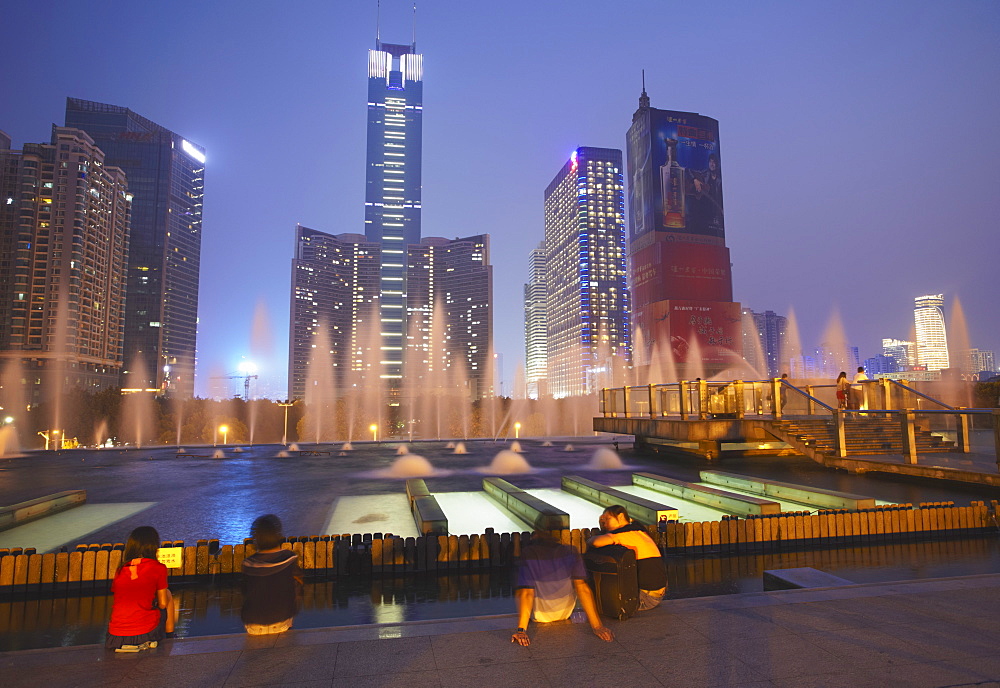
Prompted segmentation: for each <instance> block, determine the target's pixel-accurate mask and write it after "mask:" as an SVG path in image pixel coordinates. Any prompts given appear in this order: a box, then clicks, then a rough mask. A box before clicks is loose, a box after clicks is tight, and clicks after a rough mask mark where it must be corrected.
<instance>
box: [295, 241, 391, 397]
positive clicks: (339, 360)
mask: <svg viewBox="0 0 1000 688" xmlns="http://www.w3.org/2000/svg"><path fill="white" fill-rule="evenodd" d="M379 258H380V246H379V245H378V244H377V243H374V242H370V241H368V240H367V239H366V238H365V237H364V236H362V235H360V234H340V235H337V236H334V235H332V234H326V233H324V232H320V231H317V230H315V229H309V228H308V227H303V226H302V225H298V226H296V228H295V257H294V258H293V259H292V293H291V312H290V316H291V317H290V318H289V330H290V332H289V346H288V396H289V398H290V399H304V398H305V397H306V387H307V384H308V383H309V381H310V380H311V381H312V382H313V383H318V381H319V380H322V379H324V377H325V379H326V381H327V384H329V386H330V389H329V390H327V391H326V393H327V394H329V395H331V396H332V395H333V394H334V393H335V391H336V390H338V389H344V388H345V387H346V386H347V385H348V384H353V383H354V381H353V380H351V379H350V377H351V375H350V373H351V371H355V372H359V373H361V374H363V373H365V372H367V371H365V367H366V364H368V365H370V364H369V361H372V360H373V356H372V355H371V354H372V352H370V351H368V350H367V349H368V347H370V346H371V343H370V341H367V340H368V339H370V337H369V338H366V333H368V332H375V333H377V332H378V331H379V330H378V326H377V323H376V322H375V321H374V317H375V315H376V305H375V304H376V303H377V294H378V283H379ZM374 360H376V361H377V360H378V359H377V358H376V359H374ZM310 365H315V366H317V367H319V366H323V367H324V368H326V370H325V371H324V372H323V373H320V372H319V371H318V370H310ZM359 377H360V375H359Z"/></svg>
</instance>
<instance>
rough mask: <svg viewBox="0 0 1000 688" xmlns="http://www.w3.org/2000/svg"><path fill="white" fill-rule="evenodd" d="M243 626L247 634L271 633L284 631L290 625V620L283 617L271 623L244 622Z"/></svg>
mask: <svg viewBox="0 0 1000 688" xmlns="http://www.w3.org/2000/svg"><path fill="white" fill-rule="evenodd" d="M243 627H244V628H245V629H247V634H248V635H272V634H274V633H284V632H285V631H287V630H288V629H290V628H291V627H292V620H291V619H285V620H284V621H279V622H278V623H273V624H250V623H245V624H243Z"/></svg>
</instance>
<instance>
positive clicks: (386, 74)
mask: <svg viewBox="0 0 1000 688" xmlns="http://www.w3.org/2000/svg"><path fill="white" fill-rule="evenodd" d="M423 93H424V85H423V56H422V55H418V54H417V46H416V44H415V43H413V44H410V45H397V44H394V43H383V42H382V41H380V40H376V42H375V48H374V49H373V50H369V51H368V152H367V160H366V174H365V236H366V237H367V238H368V241H370V242H373V243H376V244H378V245H379V246H380V248H381V254H380V255H381V259H380V260H381V263H380V268H379V270H380V272H379V288H378V296H379V300H378V305H379V319H380V321H381V330H380V331H381V338H382V352H383V356H382V357H381V358H380V362H379V366H380V368H381V370H382V372H381V374H380V378H381V379H382V380H385V381H387V382H388V384H389V386H390V388H392V389H398V388H399V385H400V380H401V378H402V376H403V355H402V354H403V346H404V342H405V339H406V322H405V317H404V316H403V314H404V313H405V309H406V301H407V298H406V291H405V288H404V282H405V279H406V274H405V273H406V251H407V248H406V247H407V246H408V245H411V244H419V243H420V237H421V234H420V213H421V188H422V187H421V184H422V182H421V146H422V137H423V107H424V106H423Z"/></svg>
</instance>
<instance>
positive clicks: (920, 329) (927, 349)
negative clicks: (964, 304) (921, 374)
mask: <svg viewBox="0 0 1000 688" xmlns="http://www.w3.org/2000/svg"><path fill="white" fill-rule="evenodd" d="M913 301H914V308H913V320H914V324H915V325H916V332H917V362H918V363H919V364H920V365H921V366H923V367H924V368H925V369H927V370H943V369H945V368H948V367H949V366H950V364H949V361H948V334H947V331H946V330H945V323H944V294H928V295H927V296H918V297H916V298H915V299H914V300H913Z"/></svg>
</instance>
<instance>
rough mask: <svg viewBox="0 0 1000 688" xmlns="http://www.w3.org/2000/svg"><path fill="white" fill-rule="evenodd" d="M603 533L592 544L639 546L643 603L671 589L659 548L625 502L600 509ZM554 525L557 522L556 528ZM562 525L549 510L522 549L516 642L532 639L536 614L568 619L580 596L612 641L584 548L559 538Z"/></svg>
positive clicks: (595, 626)
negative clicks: (556, 535) (600, 613)
mask: <svg viewBox="0 0 1000 688" xmlns="http://www.w3.org/2000/svg"><path fill="white" fill-rule="evenodd" d="M600 525H601V530H603V531H604V532H603V533H602V534H601V535H596V536H594V537H592V538H591V539H590V540H588V542H587V545H588V546H589V547H596V548H600V547H605V546H607V545H622V546H624V547H627V548H628V549H631V550H632V551H633V552H635V558H636V571H637V577H638V587H639V609H640V610H644V609H652V608H653V607H655V606H656V605H658V604H659V603H660V600H662V599H663V595H664V594H665V593H666V591H667V573H666V568H665V567H664V564H663V557H661V556H660V550H659V548H658V547H657V546H656V543H655V542H653V539H652V538H651V537H649V535H648V534H647V533H646V531H645V529H644V528H643V527H642V526H640V525H639V524H637V523H634V522H633V521H632V519H631V518H629V515H628V511H627V510H626V509H625V508H624V507H621V506H609V507H608V508H607V509H605V510H604V512H603V513H602V514H601V518H600ZM549 526H552V527H551V528H550V527H549ZM558 528H559V526H558V525H557V524H555V523H554V522H552V521H551V519H547V518H546V517H545V516H543V517H542V518H540V519H539V522H538V523H537V524H536V526H535V532H534V535H533V536H532V538H531V542H530V543H528V544H527V545H525V546H524V547H523V548H522V550H521V558H520V562H519V566H518V571H517V583H516V586H515V587H516V590H515V592H514V597H515V599H516V601H517V612H518V624H517V625H518V628H517V630H516V631H515V632H514V634H513V636H512V637H511V642H515V643H518V644H520V645H528V644H530V642H531V641H530V639H529V638H528V634H527V628H528V621H529V619H531V618H532V612H534V619H535V621H536V622H541V623H544V622H549V621H562V620H564V619H568V618H569V617H570V615H571V614H572V613H573V610H574V609H575V608H576V602H577V600H579V601H580V606H581V607H582V608H583V612H584V614H585V615H586V617H587V621H588V622H589V623H590V627H591V629H592V630H593V631H594V635H596V636H597V637H598V638H600V639H601V640H604V641H607V642H611V641H612V640H614V634H612V632H611V631H610V629H608V628H607V627H605V626H604V624H603V623H601V620H600V617H599V616H598V613H597V605H596V603H595V601H594V593H593V591H591V589H590V585H589V584H588V583H587V572H586V569H585V567H584V565H583V559H582V557H581V556H580V553H579V552H577V551H576V549H574V548H573V547H571V546H569V545H562V544H560V543H559V542H558V541H557V540H556V539H555V538H554V537H553V535H552V530H556V529H558Z"/></svg>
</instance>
